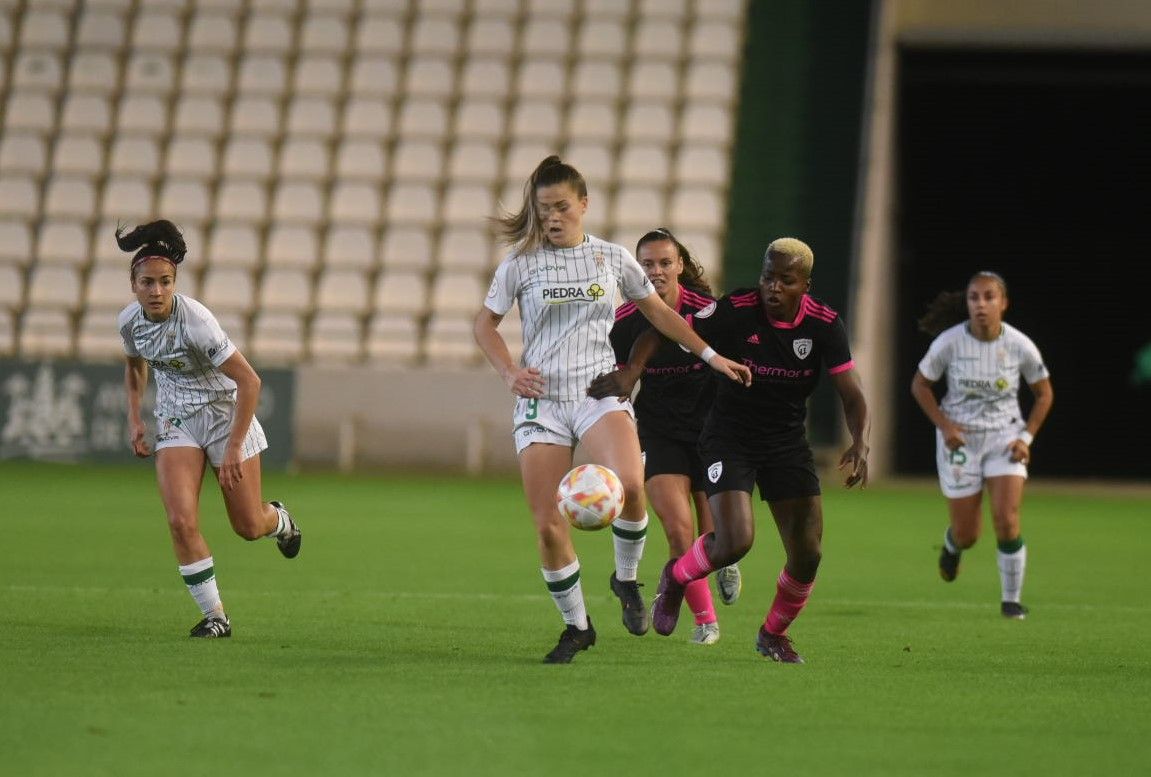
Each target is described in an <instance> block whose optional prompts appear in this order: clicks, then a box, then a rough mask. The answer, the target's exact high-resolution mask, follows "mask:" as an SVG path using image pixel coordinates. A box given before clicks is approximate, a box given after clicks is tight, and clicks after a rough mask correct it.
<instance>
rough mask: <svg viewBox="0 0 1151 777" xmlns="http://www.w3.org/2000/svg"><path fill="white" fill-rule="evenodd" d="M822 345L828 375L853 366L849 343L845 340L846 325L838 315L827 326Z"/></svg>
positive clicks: (845, 370)
mask: <svg viewBox="0 0 1151 777" xmlns="http://www.w3.org/2000/svg"><path fill="white" fill-rule="evenodd" d="M823 347H824V351H823V363H824V365H825V366H826V367H827V372H828V374H829V375H838V374H839V373H841V372H847V371H848V370H850V369H851V368H853V367H854V366H855V362H854V360H852V358H851V345H850V344H849V343H848V342H847V327H846V326H845V325H844V323H843V319H842V318H840V317H839V316H836V317H835V320H834V321H832V322H831V324H830V325H829V326H828V332H827V342H825V343H824V346H823Z"/></svg>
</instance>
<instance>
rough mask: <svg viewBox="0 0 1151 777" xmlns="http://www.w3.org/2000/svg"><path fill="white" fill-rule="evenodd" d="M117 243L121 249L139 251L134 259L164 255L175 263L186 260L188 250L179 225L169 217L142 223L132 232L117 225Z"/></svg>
mask: <svg viewBox="0 0 1151 777" xmlns="http://www.w3.org/2000/svg"><path fill="white" fill-rule="evenodd" d="M116 245H118V246H119V247H120V250H121V251H137V253H136V256H135V257H133V258H134V259H138V258H140V257H141V256H163V257H166V258H168V259H171V260H172V263H173V264H179V263H180V262H182V261H184V255H185V254H186V253H187V252H188V247H187V246H186V245H184V236H183V234H181V233H180V229H179V227H177V226H176V225H175V224H173V223H172V222H171V221H168V220H167V219H160V220H158V221H152V222H149V223H147V224H141V225H140V226H138V227H136V228H135V229H133V230H132V231H131V232H125V231H124V228H122V227H116ZM137 249H138V250H137Z"/></svg>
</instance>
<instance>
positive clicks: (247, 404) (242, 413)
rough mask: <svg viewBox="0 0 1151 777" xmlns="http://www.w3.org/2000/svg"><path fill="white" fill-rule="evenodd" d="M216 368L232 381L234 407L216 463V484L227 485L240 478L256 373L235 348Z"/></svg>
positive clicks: (257, 388)
mask: <svg viewBox="0 0 1151 777" xmlns="http://www.w3.org/2000/svg"><path fill="white" fill-rule="evenodd" d="M220 371H221V372H223V373H224V374H225V375H227V376H228V377H229V378H231V379H232V380H234V381H235V382H236V409H235V410H234V411H233V415H232V431H231V433H229V434H228V442H227V446H226V447H225V450H224V461H223V462H222V463H221V465H220V486H221V487H223V488H225V489H231V488H232V487H234V486H235V485H236V484H237V483H239V481H240V480H242V479H243V477H244V474H243V469H242V468H241V466H240V465H241V464H242V463H243V461H244V438H245V437H246V436H247V434H248V427H249V426H251V425H252V419H253V418H255V416H256V406H257V405H258V404H259V402H260V384H261V381H260V376H259V374H258V373H257V372H256V370H255V369H254V368H253V367H252V365H251V364H249V363H248V360H247V359H245V358H244V354H242V353H240V352H239V351H238V350H237V351H234V352H233V353H232V355H231V356H229V357H228V358H227V359H225V360H224V363H223V364H221V365H220Z"/></svg>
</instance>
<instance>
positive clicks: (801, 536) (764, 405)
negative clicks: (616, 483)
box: [593, 238, 869, 663]
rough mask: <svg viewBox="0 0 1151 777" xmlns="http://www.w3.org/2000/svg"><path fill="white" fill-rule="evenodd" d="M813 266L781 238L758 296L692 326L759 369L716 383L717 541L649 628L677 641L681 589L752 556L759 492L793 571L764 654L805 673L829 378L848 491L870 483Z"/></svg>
mask: <svg viewBox="0 0 1151 777" xmlns="http://www.w3.org/2000/svg"><path fill="white" fill-rule="evenodd" d="M813 262H814V257H813V255H812V252H811V249H810V248H809V247H808V246H807V244H806V243H804V242H802V241H800V240H796V239H794V238H780V239H778V240H775V241H774V242H772V243H771V245H769V246H768V247H767V253H766V255H765V257H764V262H763V272H762V274H761V275H760V279H759V288H758V289H740V290H737V291H734V292H732V293H731V294H728V295H727V296H725V297H724V298H723V299H721V300H719V301H718V302H717V303H716V304H715V305H714V306H709V307H707V308H704V309H702V310H700V311H699V312H697V313H695V314H694V315H692V316H689V317H688V321H689V322H690V323H691V324H692V326H693V328H695V330H696V331H697V332H699V333H700V335H701V336H703V337H706V338H707V340H708V342H713V343H715V344H716V346H717V347H719V348H722V349H723V352H724V353H730V354H731V355H732V358H733V359H734V360H735V361H738V362H741V363H743V364H744V365H746V366H747V367H748V368H750V369H751V373H752V385H751V387H750V388H743V387H735V386H727V385H724V384H723V383H717V386H716V398H715V403H714V405H713V406H712V409H711V411H710V413H709V414H708V416H707V420H706V422H705V424H704V429H703V434H702V436H701V438H700V450H701V453H702V456H703V463H704V466H705V467H706V468H707V470H706V471H707V476H706V482H705V487H706V489H707V493H708V498H709V502H710V504H711V509H712V513H713V515H714V518H715V531H714V532H713V533H710V534H705V535H703V536H701V537H700V538H699V539H698V540H696V542H695V543H694V544H693V545H692V547H691V549H690V550H689V551H688V552H687V553H685V554H684V555H683V556H681V557H680V558H679V559H676V560H672V561H669V562H668V563H667V565H666V566H665V567H664V570H663V573H662V575H661V576H660V583H659V590H658V591H657V592H656V598H655V602H654V604H653V606H652V624H653V626H654V627H655V630H656V631H657V632H658V633H660V634H665V635H666V634H670V633H672V631H674V630H675V626H676V622H677V620H678V619H679V609H680V604H681V602H682V601H683V594H684V586H685V585H686V584H688V583H690V582H691V581H692V580H697V579H699V578H701V577H705V576H706V575H708V574H709V573H710V572H712V571H713V570H715V569H717V568H719V567H721V566H724V565H726V564H731V563H733V562H735V561H738V560H739V559H741V558H743V556H744V555H745V554H746V553H747V552H748V550H750V549H751V545H752V541H753V540H754V537H755V520H754V512H753V510H752V503H751V492H752V490H753V488H754V487H755V486H756V485H758V486H759V493H760V497H761V498H762V499H763V500H764V501H766V502H767V503H768V505H769V507H770V508H771V514H772V517H773V518H774V519H775V523H776V526H777V528H778V530H779V535H780V538H781V539H782V540H783V547H784V551H785V553H786V555H787V561H786V563H785V565H784V568H783V571H782V572H781V573H780V575H779V580H778V582H777V587H776V596H775V600H774V602H773V603H772V606H771V609H770V610H769V612H768V615H767V617H766V618H765V620H764V624H763V627H762V628H761V629H760V631H759V636H758V638H757V640H756V647H757V649H758V650H759V652H760V653H762V654H763V655H765V656H767V657H768V658H771V659H772V660H774V661H782V662H785V663H802V661H803V659H801V658H800V657H799V655H798V654H797V653H796V652H795V649H794V648H793V647H792V644H791V640H790V639H789V638H788V636H787V629H788V626H790V624H791V622H792V621H793V620H795V618H796V616H798V615H799V612H800V611H801V610H802V609H803V607H804V605H805V604H806V603H807V599H808V597H809V596H810V594H811V589H812V586H813V584H814V582H815V575H816V571H817V570H818V568H819V562H820V558H821V541H822V537H823V505H822V499H821V497H820V484H819V477H818V475H817V474H816V471H815V463H814V460H813V457H812V454H811V447H810V445H809V444H808V441H807V437H806V430H805V421H806V416H807V399H808V397H809V396H810V395H811V393H812V391H813V390H814V389H815V385H816V382H817V381H818V380H819V376H820V373H821V372H822V371H823V370H824V369H826V370H827V372H828V374H829V375H830V376H831V379H832V381H833V382H834V384H835V388H836V390H837V391H838V393H839V396H840V400H841V402H842V403H843V410H844V415H845V416H846V420H847V427H848V431H849V432H850V434H851V445H850V446H849V447H848V448H847V450H846V451H844V453H843V455H842V456H841V457H840V460H839V468H840V469H841V470H846V471H847V477H846V480H845V485H846V486H847V487H848V488H850V487H852V486H854V485H856V484H857V483H858V484H860V485H861V486H862V485H866V484H867V453H868V446H867V441H866V440H867V433H868V429H869V416H868V408H867V401H866V399H865V398H864V396H863V391H862V389H861V387H860V381H859V375H858V373H857V371H856V369H855V363H854V361H853V360H852V358H851V350H850V348H849V347H848V343H847V332H846V329H845V328H844V326H843V321H842V320H841V319H840V317H839V314H838V313H836V312H835V311H834V310H833V309H831V308H830V307H828V306H827V305H825V304H823V303H822V302H820V301H818V300H816V299H815V298H813V297H811V296H810V295H809V294H808V291H809V290H810V288H811V268H812V264H813ZM658 341H659V337H658V335H644V336H643V337H642V338H641V339H640V341H639V342H637V344H636V347H635V349H634V352H633V358H632V364H631V365H629V368H634V366H637V365H640V364H645V363H646V359H648V358H650V355H651V353H652V352H654V350H655V348H656V347H658ZM629 378H630V372H629V373H613V374H612V375H611V376H605V378H604V379H603V380H601V381H599V382H597V383H596V384H593V389H594V390H596V391H597V393H598V392H600V391H603V392H610V391H622V390H626V389H627V388H629V387H628V386H627V380H628V379H629Z"/></svg>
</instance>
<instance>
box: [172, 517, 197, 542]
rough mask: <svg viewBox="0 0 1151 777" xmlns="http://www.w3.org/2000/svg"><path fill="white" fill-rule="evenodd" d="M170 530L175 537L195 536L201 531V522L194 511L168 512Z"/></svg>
mask: <svg viewBox="0 0 1151 777" xmlns="http://www.w3.org/2000/svg"><path fill="white" fill-rule="evenodd" d="M168 530H169V531H171V532H172V536H174V537H180V538H188V537H193V536H195V535H196V534H198V533H199V532H200V522H199V520H198V519H197V517H196V514H195V513H192V512H182V511H181V512H173V513H168Z"/></svg>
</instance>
